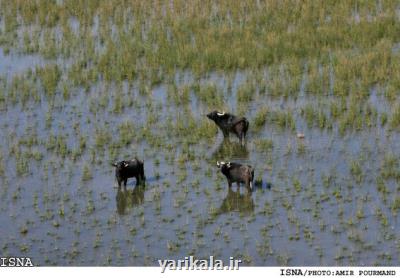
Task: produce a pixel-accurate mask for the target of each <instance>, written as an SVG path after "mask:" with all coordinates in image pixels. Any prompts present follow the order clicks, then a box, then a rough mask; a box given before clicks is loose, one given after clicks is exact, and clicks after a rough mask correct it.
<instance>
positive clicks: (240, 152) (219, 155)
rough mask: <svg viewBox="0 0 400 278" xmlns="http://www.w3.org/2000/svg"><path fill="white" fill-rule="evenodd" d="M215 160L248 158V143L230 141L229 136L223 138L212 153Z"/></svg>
mask: <svg viewBox="0 0 400 278" xmlns="http://www.w3.org/2000/svg"><path fill="white" fill-rule="evenodd" d="M211 158H212V159H214V160H227V161H229V160H247V159H248V158H249V151H248V150H247V147H246V145H244V146H243V145H241V144H240V143H238V142H234V141H230V140H229V139H228V138H225V139H224V140H222V142H221V143H220V144H219V145H218V147H217V148H216V149H215V150H214V151H213V153H212V154H211Z"/></svg>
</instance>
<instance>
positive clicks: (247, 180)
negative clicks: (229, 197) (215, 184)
mask: <svg viewBox="0 0 400 278" xmlns="http://www.w3.org/2000/svg"><path fill="white" fill-rule="evenodd" d="M217 166H218V168H220V169H221V172H222V174H224V175H225V177H226V178H227V180H228V185H229V187H231V186H232V183H233V182H236V183H237V185H238V186H239V184H240V183H241V182H242V183H244V184H245V185H246V186H247V188H248V189H249V190H250V191H251V190H253V180H254V169H253V167H251V166H250V165H242V164H239V163H235V162H223V161H221V162H219V161H217Z"/></svg>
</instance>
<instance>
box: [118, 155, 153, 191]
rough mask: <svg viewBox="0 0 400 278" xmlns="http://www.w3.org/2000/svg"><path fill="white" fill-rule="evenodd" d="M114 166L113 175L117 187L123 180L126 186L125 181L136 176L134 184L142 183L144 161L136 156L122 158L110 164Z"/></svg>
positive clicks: (143, 178) (143, 179) (143, 180)
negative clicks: (127, 158)
mask: <svg viewBox="0 0 400 278" xmlns="http://www.w3.org/2000/svg"><path fill="white" fill-rule="evenodd" d="M112 166H114V167H115V177H116V178H117V182H118V187H119V188H121V183H122V182H124V187H125V188H126V182H127V180H128V178H133V177H135V178H136V185H138V184H139V183H144V182H145V180H146V177H145V176H144V163H143V161H142V160H139V159H137V158H135V159H132V160H122V161H120V162H115V163H113V164H112Z"/></svg>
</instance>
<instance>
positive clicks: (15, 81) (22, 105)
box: [0, 2, 400, 266]
mask: <svg viewBox="0 0 400 278" xmlns="http://www.w3.org/2000/svg"><path fill="white" fill-rule="evenodd" d="M171 3H172V2H171ZM381 9H383V8H382V7H381ZM3 13H4V11H3ZM160 13H162V11H161V12H160ZM353 13H354V11H353ZM360 13H361V12H360ZM25 16H27V15H25ZM371 16H372V15H371ZM373 16H375V15H373ZM377 16H378V15H377ZM396 16H397V15H396ZM357 18H358V23H359V22H360V21H363V20H364V19H363V17H362V16H360V15H359V14H357ZM360 18H361V19H360ZM366 18H367V19H365V20H366V21H368V20H369V17H366ZM47 20H49V19H47ZM82 20H83V19H82V18H81V21H82ZM227 20H228V21H229V20H230V19H227ZM5 21H6V19H4V17H3V18H2V19H1V20H0V22H1V24H0V26H1V33H0V35H1V36H6V35H7V34H8V33H7V32H11V31H10V30H9V28H7V27H6V23H5ZM99 21H100V19H99V17H98V16H97V17H94V19H93V21H92V22H90V24H89V25H90V26H91V28H89V29H90V30H89V31H87V30H86V28H87V27H85V25H84V24H83V23H82V24H81V23H80V20H79V18H76V17H72V18H71V19H70V20H67V21H66V22H67V23H65V24H67V26H69V28H70V29H71V30H70V32H71V33H72V34H75V36H76V38H75V39H76V40H77V41H78V38H79V36H81V35H79V34H77V33H79V32H89V33H90V34H92V36H93V37H94V39H93V40H94V41H91V40H89V39H88V41H85V43H88V44H90V43H92V44H94V45H93V46H92V47H91V49H94V50H93V51H94V53H98V52H99V53H103V52H102V51H108V50H104V49H103V47H109V46H105V45H106V43H104V42H103V41H102V40H103V39H104V38H103V36H102V35H101V34H100V32H101V31H100V30H98V29H100V28H107V27H104V24H100V23H99ZM27 22H29V20H28V21H27ZM86 24H88V23H87V22H86ZM397 24H398V18H397ZM32 26H35V25H32ZM111 26H114V25H111ZM121 26H122V27H120V26H114V27H115V28H112V27H110V30H108V31H107V32H109V34H115V36H122V35H121V34H119V35H118V32H121V30H122V29H123V28H125V27H126V26H125V25H123V24H122V25H121ZM123 26H125V27H123ZM10 28H11V27H10ZM14 28H15V32H16V34H17V35H16V36H17V37H19V36H21V37H22V38H23V37H24V35H23V34H24V32H26V30H25V29H24V28H27V27H26V26H25V25H21V26H19V27H18V26H17V27H14ZM32 28H33V30H34V31H32V37H31V40H32V42H30V43H28V45H30V46H31V47H33V49H32V50H31V51H27V50H26V49H25V50H23V49H20V48H18V47H17V46H16V45H8V44H5V43H4V41H3V42H2V45H3V46H2V47H1V48H0V130H1V136H0V181H1V183H0V184H1V190H0V200H1V201H0V223H1V231H0V250H1V251H0V253H1V255H2V256H3V257H4V256H28V257H31V258H32V261H33V263H34V264H37V265H61V266H68V265H96V266H97V265H117V266H127V265H134V266H138V265H146V266H147V265H151V266H153V265H157V260H158V259H183V258H184V257H185V256H189V255H193V256H195V257H197V258H208V257H209V256H211V255H212V256H214V257H216V258H218V259H223V260H224V261H225V262H228V260H229V257H230V256H233V257H235V258H237V259H242V261H243V264H244V265H256V266H276V265H308V266H311V265H329V266H335V265H339V266H341V265H396V264H398V261H399V259H400V253H399V252H400V237H399V233H398V230H399V228H400V226H399V225H400V223H399V221H400V216H399V210H400V196H399V191H400V187H399V179H400V172H399V170H400V168H399V166H400V164H399V163H400V156H399V155H400V140H399V139H400V137H399V130H398V126H399V125H400V120H399V119H400V108H399V106H398V104H397V103H398V83H396V82H397V81H398V80H397V79H396V80H393V81H392V80H387V79H385V76H388V77H391V75H390V74H392V71H393V72H396V70H398V66H395V64H396V63H395V62H396V61H398V60H399V57H398V56H399V53H398V51H397V48H398V47H397V48H396V45H398V43H397V42H396V43H397V44H396V43H395V42H393V43H390V42H388V41H381V42H379V43H380V44H379V43H377V45H378V47H377V48H376V49H378V48H380V49H382V48H384V49H385V51H387V52H385V53H383V54H381V53H379V54H377V56H371V55H375V54H371V53H369V52H368V51H367V52H366V54H365V53H364V52H362V51H361V50H360V53H359V54H357V51H356V50H354V52H355V53H354V54H352V55H354V56H351V57H356V58H357V59H358V58H360V59H364V58H365V57H367V58H365V59H367V60H369V59H378V60H379V58H381V57H386V56H385V55H389V56H390V57H391V58H390V59H389V60H390V61H389V62H388V61H386V60H384V61H383V62H382V63H383V64H385V63H386V64H385V66H381V67H380V68H379V69H382V68H383V73H381V72H378V71H379V69H377V68H374V67H373V66H371V67H370V65H369V64H367V66H365V67H366V68H367V69H366V72H364V71H363V70H364V69H365V68H364V64H363V66H362V67H361V68H362V70H358V64H357V62H355V64H352V62H348V61H347V60H346V59H345V57H347V56H346V55H347V52H346V53H345V54H342V53H336V52H329V53H328V54H327V55H326V56H324V57H325V60H324V61H322V62H321V61H320V60H318V59H317V60H315V59H316V58H310V59H306V58H304V59H303V58H302V59H299V60H298V63H296V64H290V63H288V62H287V61H280V62H279V63H278V62H277V63H274V64H271V65H268V64H266V65H263V66H262V67H259V66H257V67H254V68H253V67H251V66H249V65H248V66H245V67H243V68H236V69H234V70H229V71H225V70H221V69H218V67H217V69H215V70H208V69H207V67H205V68H204V69H205V72H202V73H201V74H200V73H198V72H195V70H193V69H190V68H186V69H185V68H179V67H177V68H176V69H174V70H172V74H171V73H168V74H165V76H164V75H163V73H162V72H156V73H154V72H152V73H147V72H145V73H142V74H143V75H140V74H139V78H130V77H129V76H128V77H127V76H125V77H124V78H122V80H119V78H116V76H119V75H118V74H116V73H115V72H112V70H114V68H112V69H110V72H108V71H105V72H101V70H100V69H99V72H96V70H95V69H92V70H91V68H90V67H91V65H92V64H91V63H94V62H93V61H92V60H91V59H86V58H85V57H86V56H85V55H88V56H90V54H87V53H85V52H84V51H83V52H82V53H81V52H77V53H73V52H72V53H69V52H68V55H67V54H65V52H67V50H68V49H70V48H69V45H64V46H63V45H62V42H63V39H62V38H61V39H57V34H60V33H62V34H64V35H65V30H64V31H60V29H62V28H64V26H62V27H60V26H57V25H54V26H50V27H48V28H50V29H46V30H53V29H54V33H50V34H53V35H54V37H55V39H54V40H55V41H56V42H57V41H61V43H60V45H58V46H54V47H55V50H51V51H50V50H47V51H45V50H44V49H42V44H41V43H40V45H39V46H38V49H36V48H34V45H33V43H34V39H35V36H38V40H40V41H41V42H42V40H46V36H47V35H46V32H47V31H43V32H44V34H42V35H40V36H39V35H35V34H36V31H35V30H36V29H35V27H32ZM119 28H122V29H119ZM143 28H144V29H145V28H150V27H148V26H143ZM293 28H294V27H293ZM11 30H13V29H12V28H11ZM49 32H50V31H49ZM51 32H53V31H51ZM288 32H289V30H288ZM18 34H19V35H18ZM86 35H87V34H86ZM167 35H168V32H167ZM50 36H51V35H50ZM87 36H89V35H87ZM83 38H86V37H83ZM89 38H91V37H90V36H89ZM111 38H112V37H111ZM77 41H74V40H73V41H72V44H73V43H78V42H77ZM154 47H156V46H154ZM71 49H72V50H76V49H75V48H74V47H72V46H71ZM107 49H109V48H107ZM111 49H112V48H111ZM376 49H375V48H373V50H371V52H373V53H375V52H374V51H375V50H376ZM52 51H55V53H56V54H57V53H59V54H57V55H55V56H54V55H50V54H51V53H53V52H52ZM57 51H58V52H57ZM114 51H116V52H118V50H114ZM143 51H147V50H143ZM182 51H183V50H182ZM60 53H62V54H60ZM364 54H365V56H363V55H364ZM341 55H344V56H341ZM380 55H381V56H380ZM354 59H355V58H354ZM100 60H101V59H100ZM351 61H352V60H351ZM385 61H386V62H385ZM119 62H120V61H119ZM137 62H138V63H140V62H139V60H138V61H137ZM96 63H97V62H96ZM216 63H217V65H218V62H216ZM123 65H125V64H122V65H121V64H120V66H123ZM244 65H245V64H244ZM397 65H398V63H397ZM92 66H93V65H92ZM98 66H99V65H98ZM164 66H165V67H167V66H168V65H167V64H164ZM388 69H390V74H388V71H385V70H388ZM103 70H104V69H103ZM347 70H348V71H347ZM368 70H371V71H372V72H369V71H368ZM343 72H344V73H343ZM97 74H98V75H99V76H100V77H97ZM107 74H108V75H107ZM147 74H148V75H147ZM375 74H376V75H379V77H377V79H376V80H374V81H373V82H372V81H370V80H367V79H368V78H369V77H370V76H373V75H375ZM393 75H394V73H393ZM379 78H381V79H379ZM150 79H151V81H149V80H150ZM153 79H155V80H153ZM390 82H393V83H390ZM214 109H218V110H220V111H227V112H228V111H229V112H232V113H234V114H237V115H243V116H246V117H247V118H248V120H249V122H250V129H249V132H248V135H247V142H246V145H245V146H241V145H240V144H239V142H238V140H237V138H235V137H234V136H231V137H230V138H229V139H227V140H226V139H224V138H223V136H222V133H221V132H220V131H219V130H218V129H217V128H216V126H215V124H214V123H212V122H211V121H210V120H208V119H207V118H206V116H205V115H206V114H207V113H208V112H210V111H211V110H214ZM299 133H302V134H304V138H299V136H298V134H299ZM135 156H137V157H138V158H140V159H143V160H144V167H145V175H146V178H147V179H146V185H145V186H136V185H135V183H136V182H135V179H129V180H128V186H127V190H126V191H124V190H118V188H117V186H116V180H115V175H114V168H113V167H112V166H111V163H112V162H114V161H119V160H123V159H131V158H134V157H135ZM218 160H219V161H220V160H223V161H236V162H242V163H246V164H251V165H252V166H253V167H255V182H256V187H255V190H254V191H253V192H248V191H247V189H246V188H245V187H244V186H241V187H239V188H237V186H236V184H234V185H233V186H232V188H228V186H227V181H226V179H225V177H224V176H223V175H222V174H221V173H220V172H219V170H218V168H217V167H216V162H217V161H218Z"/></svg>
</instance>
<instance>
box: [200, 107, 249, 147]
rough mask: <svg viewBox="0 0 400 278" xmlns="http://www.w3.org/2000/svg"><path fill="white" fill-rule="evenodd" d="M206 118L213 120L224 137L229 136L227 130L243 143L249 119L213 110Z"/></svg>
mask: <svg viewBox="0 0 400 278" xmlns="http://www.w3.org/2000/svg"><path fill="white" fill-rule="evenodd" d="M207 118H209V119H210V120H213V121H214V122H215V124H216V125H217V126H218V127H219V128H220V129H221V130H222V133H223V134H224V137H228V136H229V132H231V133H234V134H235V135H236V136H237V137H238V138H239V140H240V143H241V144H243V141H244V139H245V137H246V133H247V130H248V129H249V121H248V120H247V119H246V118H245V117H237V116H235V115H232V114H229V113H225V112H223V113H220V112H218V111H213V112H211V113H209V114H207Z"/></svg>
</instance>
